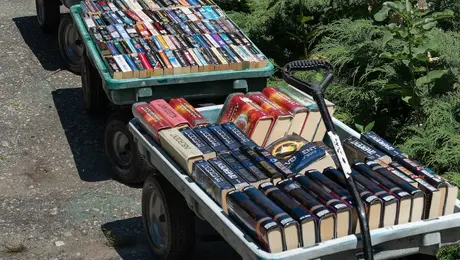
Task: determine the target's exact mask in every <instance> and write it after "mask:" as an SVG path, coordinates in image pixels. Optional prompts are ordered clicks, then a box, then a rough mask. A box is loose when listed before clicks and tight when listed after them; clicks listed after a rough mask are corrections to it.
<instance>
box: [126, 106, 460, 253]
mask: <svg viewBox="0 0 460 260" xmlns="http://www.w3.org/2000/svg"><path fill="white" fill-rule="evenodd" d="M221 108H222V106H213V107H206V108H200V109H198V110H199V111H200V112H201V113H202V114H203V115H204V116H205V117H206V118H207V119H208V120H210V121H211V122H215V119H216V116H217V114H218V112H219V111H220V109H221ZM333 122H334V124H335V126H336V127H337V128H338V129H337V130H338V133H339V135H340V136H341V138H344V137H346V136H349V135H353V136H356V137H359V136H360V135H359V134H358V133H356V132H355V131H354V130H352V129H351V128H349V127H348V126H346V125H345V124H343V123H341V122H340V121H339V120H337V119H335V118H333ZM129 130H130V131H131V133H132V134H133V136H134V141H135V142H136V143H137V146H138V149H139V151H140V153H141V155H142V156H143V157H144V158H145V159H146V160H147V161H148V162H149V163H151V164H152V165H153V166H155V167H156V168H157V169H158V171H159V172H160V173H161V174H162V175H163V176H164V177H165V178H166V179H168V181H169V182H171V184H172V185H173V186H174V187H175V188H176V189H177V190H178V191H179V192H180V193H181V194H182V195H183V196H184V198H185V200H186V201H187V204H188V205H189V207H190V209H192V210H193V211H194V212H195V213H196V214H197V216H199V217H200V218H202V219H205V220H206V221H207V222H209V223H210V224H211V226H213V227H214V229H215V230H216V231H217V232H219V234H220V235H221V236H222V237H224V238H225V239H226V241H227V242H228V243H229V244H230V245H231V246H232V247H233V248H234V249H235V250H236V251H237V252H238V253H239V254H240V255H241V256H242V257H243V259H290V260H297V259H298V260H306V259H331V260H332V259H344V260H345V259H356V255H357V254H358V253H359V251H360V249H359V248H358V247H359V246H360V243H359V242H358V237H357V236H355V235H349V236H347V237H342V238H338V239H334V240H331V241H326V242H322V243H319V244H317V245H315V246H312V247H309V248H299V249H295V250H290V251H286V252H282V253H277V254H270V253H267V252H265V251H263V250H261V249H260V248H259V247H258V246H257V245H256V244H255V243H254V242H253V241H252V240H250V239H249V238H248V237H247V236H246V235H245V234H244V233H243V232H242V231H241V230H240V229H239V228H238V227H237V226H236V225H235V224H234V222H233V221H232V220H231V219H230V218H228V216H227V215H226V214H225V213H224V212H223V210H222V208H221V207H220V206H219V205H218V204H217V203H215V202H214V201H213V200H212V199H211V198H210V197H209V196H208V195H207V194H206V193H205V192H204V191H203V190H202V189H201V188H200V187H199V186H198V185H197V184H196V183H195V182H194V181H193V180H192V179H191V178H190V177H189V176H188V175H186V173H185V172H184V171H183V170H182V169H181V168H180V167H179V166H178V165H177V164H176V163H175V162H174V160H173V159H172V158H171V157H170V156H169V155H168V154H167V153H166V152H165V151H164V150H163V149H162V148H161V147H160V146H159V145H158V144H157V143H156V142H155V141H153V139H152V138H151V137H149V136H148V135H147V134H145V133H143V131H142V130H141V126H140V124H139V122H138V121H137V119H133V120H132V121H131V122H130V123H129ZM455 212H456V213H455V214H452V215H448V216H442V217H438V218H436V219H430V220H423V221H418V222H412V223H407V224H403V225H397V226H393V227H387V228H381V229H377V230H372V231H371V236H372V244H373V247H374V250H375V252H374V254H375V256H374V257H375V259H389V258H395V257H403V256H407V255H413V254H417V253H423V254H428V255H435V254H436V253H437V252H438V250H439V248H440V247H441V246H446V245H450V244H455V243H459V242H460V201H459V200H457V202H456V208H455Z"/></svg>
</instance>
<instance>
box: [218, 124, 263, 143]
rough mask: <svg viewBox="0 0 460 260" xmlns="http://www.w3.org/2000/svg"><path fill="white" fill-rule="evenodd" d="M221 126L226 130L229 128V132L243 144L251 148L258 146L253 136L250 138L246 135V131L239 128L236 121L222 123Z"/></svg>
mask: <svg viewBox="0 0 460 260" xmlns="http://www.w3.org/2000/svg"><path fill="white" fill-rule="evenodd" d="M221 126H222V127H223V128H224V129H225V130H227V132H228V133H229V134H230V135H232V136H233V138H235V139H236V140H237V141H238V142H240V143H241V144H242V145H246V146H249V147H250V148H254V147H256V146H257V144H256V143H255V142H254V141H253V140H252V139H251V138H249V136H248V135H246V133H244V132H243V131H242V130H241V129H240V128H238V126H237V125H235V123H233V122H227V123H223V124H221Z"/></svg>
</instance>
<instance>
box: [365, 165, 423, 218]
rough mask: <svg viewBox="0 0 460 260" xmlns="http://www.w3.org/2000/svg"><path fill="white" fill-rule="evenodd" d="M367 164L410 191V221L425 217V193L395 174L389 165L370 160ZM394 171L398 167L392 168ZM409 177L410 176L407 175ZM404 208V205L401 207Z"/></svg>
mask: <svg viewBox="0 0 460 260" xmlns="http://www.w3.org/2000/svg"><path fill="white" fill-rule="evenodd" d="M366 164H367V165H368V166H369V167H370V168H371V169H372V170H373V171H374V172H376V173H378V174H380V175H381V176H382V177H384V178H386V179H387V180H389V181H391V182H392V183H394V184H396V185H397V186H398V187H400V188H401V189H403V190H404V191H406V192H408V193H409V194H410V195H411V196H412V207H411V210H410V221H411V222H415V221H419V220H422V219H423V213H424V211H425V194H424V193H423V192H422V191H421V190H419V189H417V188H414V186H412V185H411V184H410V183H408V182H406V181H405V180H404V179H402V178H400V177H398V176H397V175H395V174H394V173H393V172H392V171H390V170H389V169H388V168H387V167H384V166H382V165H380V164H379V163H378V162H374V161H368V162H366ZM392 169H393V170H394V171H397V170H396V169H394V168H392ZM407 178H408V177H407ZM401 208H403V209H404V207H401Z"/></svg>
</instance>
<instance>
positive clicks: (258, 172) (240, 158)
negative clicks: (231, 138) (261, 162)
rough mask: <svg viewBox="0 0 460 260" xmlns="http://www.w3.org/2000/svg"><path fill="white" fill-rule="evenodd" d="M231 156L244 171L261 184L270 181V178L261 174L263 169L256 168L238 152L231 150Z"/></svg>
mask: <svg viewBox="0 0 460 260" xmlns="http://www.w3.org/2000/svg"><path fill="white" fill-rule="evenodd" d="M232 155H233V156H234V157H235V158H236V159H237V160H238V162H240V163H241V164H242V165H243V166H244V167H246V169H247V170H248V171H249V172H250V173H251V174H252V175H253V176H254V177H256V178H257V180H259V181H260V182H261V183H264V182H267V181H270V178H268V176H267V175H266V174H265V173H264V172H263V169H261V168H259V167H258V166H256V165H255V164H254V163H253V162H252V161H251V160H250V159H249V158H248V157H247V156H246V155H244V154H243V153H242V152H240V151H239V150H233V151H232Z"/></svg>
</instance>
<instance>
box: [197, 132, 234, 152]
mask: <svg viewBox="0 0 460 260" xmlns="http://www.w3.org/2000/svg"><path fill="white" fill-rule="evenodd" d="M194 130H195V132H196V133H197V134H198V135H199V136H200V137H201V138H202V139H203V140H204V141H205V142H206V143H208V145H209V146H210V147H211V148H212V149H213V150H214V151H215V152H216V153H217V154H221V153H229V152H230V149H228V147H227V146H225V144H223V143H222V142H221V141H220V140H219V138H217V136H215V135H214V134H213V133H212V132H211V130H210V129H209V128H207V127H204V126H203V127H196V128H194Z"/></svg>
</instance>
